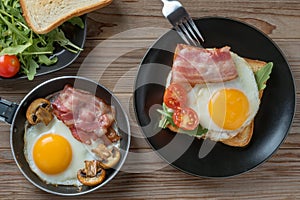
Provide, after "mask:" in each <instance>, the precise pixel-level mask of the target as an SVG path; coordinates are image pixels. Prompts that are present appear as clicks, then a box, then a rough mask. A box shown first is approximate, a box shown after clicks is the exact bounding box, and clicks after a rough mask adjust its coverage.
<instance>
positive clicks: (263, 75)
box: [255, 62, 273, 91]
mask: <svg viewBox="0 0 300 200" xmlns="http://www.w3.org/2000/svg"><path fill="white" fill-rule="evenodd" d="M272 68H273V63H272V62H269V63H267V64H266V65H265V66H264V67H262V68H261V69H260V70H258V71H257V72H255V79H256V83H257V87H258V91H260V90H263V89H265V87H266V82H267V80H268V79H269V78H270V74H271V72H272Z"/></svg>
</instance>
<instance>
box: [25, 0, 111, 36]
mask: <svg viewBox="0 0 300 200" xmlns="http://www.w3.org/2000/svg"><path fill="white" fill-rule="evenodd" d="M111 2H112V0H20V5H21V7H22V11H23V16H24V18H25V20H26V22H27V24H28V26H29V27H30V28H31V29H32V30H33V31H34V32H35V33H38V34H46V33H48V32H50V31H51V30H53V29H55V28H56V27H58V26H59V25H61V24H62V23H64V22H65V21H67V20H69V19H71V18H72V17H75V16H80V15H83V14H85V13H88V12H91V11H93V10H96V9H99V8H102V7H104V6H107V5H108V4H110V3H111Z"/></svg>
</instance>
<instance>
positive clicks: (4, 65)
mask: <svg viewBox="0 0 300 200" xmlns="http://www.w3.org/2000/svg"><path fill="white" fill-rule="evenodd" d="M19 70H20V62H19V59H18V58H17V56H15V55H4V56H0V76H2V77H5V78H10V77H13V76H14V75H16V74H17V73H18V71H19Z"/></svg>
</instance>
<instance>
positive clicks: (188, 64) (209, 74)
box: [171, 44, 238, 86]
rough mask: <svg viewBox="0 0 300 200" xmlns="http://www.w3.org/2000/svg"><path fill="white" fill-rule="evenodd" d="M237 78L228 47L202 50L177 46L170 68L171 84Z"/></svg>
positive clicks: (211, 81)
mask: <svg viewBox="0 0 300 200" xmlns="http://www.w3.org/2000/svg"><path fill="white" fill-rule="evenodd" d="M237 76H238V73H237V70H236V67H235V64H234V62H233V59H232V58H231V55H230V47H228V46H225V47H223V48H220V49H216V48H215V49H204V48H198V47H193V46H188V45H185V44H178V45H177V47H176V50H175V55H174V59H173V67H172V80H171V82H173V83H190V84H191V85H192V86H194V85H195V84H203V83H216V82H224V81H229V80H232V79H234V78H236V77H237Z"/></svg>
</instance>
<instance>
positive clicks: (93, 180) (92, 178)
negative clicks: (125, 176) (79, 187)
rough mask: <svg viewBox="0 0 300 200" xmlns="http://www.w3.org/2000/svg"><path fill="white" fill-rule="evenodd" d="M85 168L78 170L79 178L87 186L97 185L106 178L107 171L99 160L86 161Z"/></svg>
mask: <svg viewBox="0 0 300 200" xmlns="http://www.w3.org/2000/svg"><path fill="white" fill-rule="evenodd" d="M84 163H85V168H84V169H80V170H78V172H77V179H78V180H79V181H80V182H81V183H82V184H83V185H86V186H95V185H98V184H100V183H102V181H103V180H104V179H105V175H106V172H105V170H104V169H102V167H101V165H100V162H99V161H98V160H92V161H87V160H85V161H84Z"/></svg>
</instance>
